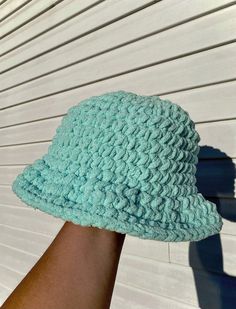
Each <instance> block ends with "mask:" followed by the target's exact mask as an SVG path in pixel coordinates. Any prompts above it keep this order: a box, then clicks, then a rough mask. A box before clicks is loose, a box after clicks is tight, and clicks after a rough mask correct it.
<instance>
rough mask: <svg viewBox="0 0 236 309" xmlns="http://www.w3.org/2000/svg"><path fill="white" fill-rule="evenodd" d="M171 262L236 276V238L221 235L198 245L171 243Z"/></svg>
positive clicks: (197, 243)
mask: <svg viewBox="0 0 236 309" xmlns="http://www.w3.org/2000/svg"><path fill="white" fill-rule="evenodd" d="M170 261H171V263H177V264H180V265H185V266H190V267H192V268H196V269H197V268H198V269H202V270H207V271H214V272H218V273H221V274H222V275H223V274H228V275H231V276H236V236H230V235H223V234H221V235H220V237H219V236H218V235H217V236H214V237H209V238H207V239H205V240H203V241H201V242H196V243H194V242H193V243H190V244H189V243H185V242H182V243H170ZM235 280H236V279H235Z"/></svg>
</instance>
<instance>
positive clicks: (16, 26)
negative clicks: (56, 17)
mask: <svg viewBox="0 0 236 309" xmlns="http://www.w3.org/2000/svg"><path fill="white" fill-rule="evenodd" d="M61 1H63V0H57V1H56V0H50V1H49V2H51V3H50V4H49V6H47V7H45V3H43V2H38V6H39V8H38V12H37V11H36V12H35V13H34V12H32V13H33V14H31V15H30V18H28V19H27V18H21V20H22V21H21V22H20V24H18V20H16V18H15V20H14V23H13V28H11V29H10V30H7V31H5V32H4V30H3V29H4V25H2V28H1V29H0V30H1V31H0V40H2V39H3V38H5V37H7V36H8V35H10V34H12V33H13V32H15V31H16V30H18V29H21V28H22V27H24V26H25V25H27V24H28V23H29V22H30V21H32V20H34V19H35V18H37V17H38V16H40V15H42V14H43V13H45V12H46V11H48V10H50V9H51V8H53V7H54V6H55V5H57V4H58V3H60V2H61ZM35 4H36V2H35V1H32V0H30V1H28V3H26V5H25V6H24V7H23V9H24V10H27V9H28V5H29V10H30V8H32V7H31V6H34V5H35ZM41 5H42V7H41V8H40V6H41ZM20 9H21V8H20ZM33 9H34V7H33ZM14 13H15V12H14ZM17 14H18V16H19V11H17ZM28 14H29V12H28ZM12 17H13V18H14V16H11V18H12ZM18 18H19V17H18ZM5 21H6V23H7V26H8V24H9V21H8V20H5ZM5 21H4V23H5ZM0 22H1V21H0ZM10 22H11V21H10ZM2 32H3V33H2Z"/></svg>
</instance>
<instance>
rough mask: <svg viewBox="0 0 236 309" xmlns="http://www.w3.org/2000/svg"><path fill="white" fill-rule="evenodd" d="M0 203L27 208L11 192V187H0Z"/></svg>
mask: <svg viewBox="0 0 236 309" xmlns="http://www.w3.org/2000/svg"><path fill="white" fill-rule="evenodd" d="M0 196H1V203H2V204H5V205H9V206H18V207H23V208H27V209H28V207H27V206H26V205H25V204H24V203H23V202H22V201H21V200H20V199H19V198H18V197H17V196H16V195H15V194H14V193H13V192H12V190H11V186H5V185H0Z"/></svg>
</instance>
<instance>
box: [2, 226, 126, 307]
mask: <svg viewBox="0 0 236 309" xmlns="http://www.w3.org/2000/svg"><path fill="white" fill-rule="evenodd" d="M124 239H125V234H120V233H116V232H111V231H108V230H105V229H98V228H95V227H82V226H80V225H75V224H73V223H71V222H66V223H65V224H64V225H63V227H62V229H61V230H60V231H59V233H58V234H57V236H56V237H55V239H54V240H53V242H52V243H51V245H50V246H49V247H48V249H47V250H46V251H45V253H44V254H43V255H42V257H41V258H40V259H39V261H38V262H37V263H36V264H35V266H34V267H33V268H32V269H31V270H30V272H29V273H28V274H27V275H26V277H25V278H24V279H23V280H22V281H21V282H20V284H19V285H18V286H17V287H16V289H15V290H14V291H13V292H12V294H11V295H10V296H9V297H8V298H7V300H6V301H5V302H4V304H3V306H2V307H1V309H29V308H32V309H55V308H56V309H68V308H70V309H90V308H91V309H92V308H96V309H108V308H109V307H110V302H111V297H112V292H113V288H114V283H115V278H116V273H117V269H118V263H119V258H120V253H121V250H122V247H123V242H124Z"/></svg>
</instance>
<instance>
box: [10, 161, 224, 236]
mask: <svg viewBox="0 0 236 309" xmlns="http://www.w3.org/2000/svg"><path fill="white" fill-rule="evenodd" d="M42 171H44V172H45V171H47V172H46V174H47V175H48V177H49V179H50V180H51V182H52V183H51V184H52V185H53V187H51V188H49V187H48V182H45V176H43V175H45V173H42ZM57 173H59V171H57ZM59 177H63V175H62V174H61V175H60V176H59ZM54 179H55V178H54V174H53V171H52V170H51V169H50V167H49V166H48V165H46V163H45V161H44V160H43V159H38V160H36V161H35V162H34V163H33V164H31V165H28V166H27V167H26V168H25V169H24V170H23V171H22V173H20V174H19V175H17V177H16V179H15V180H14V181H13V183H12V190H13V192H14V193H15V194H16V195H17V196H18V197H19V198H20V199H21V200H22V201H23V202H24V203H25V204H26V205H28V206H31V207H33V208H34V209H39V210H41V211H43V212H45V213H48V214H50V215H52V216H54V217H57V218H61V219H63V220H65V221H70V222H73V223H75V224H79V225H81V226H93V227H97V228H101V229H107V230H110V231H115V232H118V233H122V234H129V235H131V236H136V237H139V238H142V239H152V240H159V241H168V242H181V241H199V240H202V239H205V238H207V237H209V236H211V235H214V234H217V233H219V232H220V230H221V228H222V225H223V222H222V218H221V216H220V215H219V214H218V212H217V210H216V207H215V204H213V203H211V202H209V201H207V200H205V199H204V198H203V196H202V195H201V194H200V193H198V194H196V196H195V197H192V199H191V200H192V205H191V207H197V208H198V209H199V211H198V212H197V213H196V215H195V216H197V217H195V218H194V220H191V222H192V223H191V224H190V223H189V222H188V223H176V224H173V223H172V224H171V225H170V226H168V223H167V224H165V223H161V224H160V221H155V222H154V224H152V225H149V224H147V223H143V220H141V222H140V221H138V222H132V223H131V222H130V221H129V220H124V219H123V218H124V217H125V216H124V215H127V213H126V214H124V213H122V212H123V211H124V210H123V209H122V210H120V211H119V213H118V216H112V215H110V214H109V212H106V211H101V208H99V207H97V209H96V207H92V208H89V207H87V208H85V207H84V206H83V204H82V203H80V202H76V201H75V200H72V199H69V198H68V197H67V198H65V197H63V196H62V195H61V194H62V190H60V187H59V186H58V184H57V183H53V181H54ZM57 187H58V189H57V190H55V188H57ZM95 206H96V205H95ZM209 219H210V220H209ZM195 222H198V224H195ZM199 222H200V223H201V224H199Z"/></svg>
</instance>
